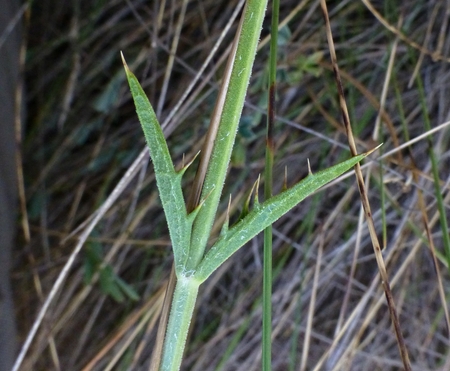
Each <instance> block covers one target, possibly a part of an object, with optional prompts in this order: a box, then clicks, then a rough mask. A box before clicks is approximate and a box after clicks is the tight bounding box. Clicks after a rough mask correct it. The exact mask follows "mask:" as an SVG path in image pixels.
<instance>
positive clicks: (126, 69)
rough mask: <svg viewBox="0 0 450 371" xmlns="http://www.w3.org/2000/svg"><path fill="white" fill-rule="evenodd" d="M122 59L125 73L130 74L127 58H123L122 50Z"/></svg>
mask: <svg viewBox="0 0 450 371" xmlns="http://www.w3.org/2000/svg"><path fill="white" fill-rule="evenodd" d="M120 57H121V58H122V63H123V66H124V68H125V72H126V73H127V74H128V72H130V69H129V68H128V64H127V62H126V61H125V57H124V56H123V53H122V50H121V51H120Z"/></svg>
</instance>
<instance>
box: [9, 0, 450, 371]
mask: <svg viewBox="0 0 450 371" xmlns="http://www.w3.org/2000/svg"><path fill="white" fill-rule="evenodd" d="M238 3H239V1H237V0H227V1H211V0H190V1H187V0H164V1H163V0H161V1H156V0H149V1H148V0H147V1H142V0H110V1H105V0H93V1H69V0H66V1H52V0H40V1H36V2H32V3H31V5H29V7H28V8H27V14H28V15H29V18H28V21H27V25H26V31H25V34H26V42H27V55H26V62H25V66H24V68H25V79H26V80H25V81H26V95H25V98H26V112H27V115H26V117H27V119H26V122H25V126H24V140H23V147H22V151H23V171H24V174H25V180H24V189H25V195H26V205H27V220H28V224H27V223H22V225H24V224H25V225H28V226H29V228H30V235H31V238H30V240H27V239H26V238H25V237H24V232H23V227H22V226H19V227H18V228H19V229H18V234H19V248H18V249H17V251H16V252H15V267H14V272H13V285H14V291H15V298H16V306H17V319H18V326H19V332H20V335H21V339H24V338H25V336H26V334H27V332H28V331H29V329H30V327H31V325H32V323H33V321H34V320H35V318H36V314H37V311H38V309H39V308H40V306H41V305H42V302H43V300H44V299H45V297H46V296H47V295H48V293H49V291H50V289H51V287H52V285H53V283H54V281H55V279H56V277H57V275H58V274H59V272H60V270H61V269H62V267H63V265H64V263H65V262H66V261H67V257H68V256H69V254H70V253H71V251H72V250H73V248H74V246H75V244H76V242H77V236H79V235H80V233H81V232H82V230H83V228H84V227H85V225H86V223H85V222H86V220H89V218H90V217H91V216H92V215H93V213H94V212H95V211H96V210H97V209H98V207H99V206H100V205H102V203H103V202H104V201H105V199H106V197H108V195H109V194H110V193H111V191H112V190H113V189H114V187H115V186H116V185H117V183H118V182H119V180H120V179H121V178H122V177H123V176H124V174H125V172H126V171H127V169H128V168H129V166H130V165H131V164H132V163H133V161H134V160H135V159H136V157H137V156H138V155H139V153H140V152H141V151H142V150H143V149H144V146H145V143H144V138H143V135H142V132H141V128H140V125H139V124H138V122H137V117H136V114H135V111H134V106H133V103H132V100H131V96H130V93H129V91H128V87H127V84H126V82H125V74H124V71H123V66H122V63H121V60H120V54H119V52H120V51H123V53H124V55H125V57H126V59H127V61H128V63H129V65H130V68H131V69H132V70H133V71H134V72H135V73H136V76H137V77H138V78H139V79H140V81H141V83H142V85H143V87H144V89H145V90H146V92H147V94H148V96H149V99H150V101H151V102H152V104H153V105H154V107H155V110H156V111H157V115H158V117H159V119H160V122H161V123H164V124H163V128H164V132H165V135H166V137H167V138H168V143H169V147H170V150H171V154H172V157H173V159H174V161H175V163H178V164H180V165H181V163H182V161H183V156H184V157H185V158H186V159H191V158H192V157H193V156H194V154H195V153H197V151H198V150H199V149H200V145H201V143H202V137H203V136H204V134H205V132H206V129H207V126H208V122H209V118H210V115H211V111H212V109H213V104H214V100H215V97H216V94H217V88H218V85H219V83H220V78H221V75H222V71H223V69H224V64H223V61H224V57H223V56H224V54H225V53H226V51H227V50H228V47H229V45H230V42H231V41H232V38H233V36H234V32H235V30H236V26H237V21H234V22H232V24H231V29H230V32H228V33H227V34H226V35H225V37H224V41H223V43H222V44H221V45H220V46H219V49H218V51H217V53H216V54H215V55H214V57H213V58H212V62H211V63H210V64H209V65H208V66H207V67H206V69H205V71H204V73H203V74H202V77H201V78H200V80H199V82H198V83H196V85H195V86H194V89H193V91H192V92H191V93H190V94H189V95H188V97H187V100H184V101H181V98H182V96H183V93H184V92H185V91H186V90H187V88H188V86H189V84H190V82H191V81H192V80H193V78H194V76H195V74H196V72H197V71H198V70H199V69H200V68H201V66H202V63H203V62H204V61H205V59H206V58H207V57H208V55H209V54H210V53H211V51H212V49H213V46H214V44H215V43H216V41H217V40H218V38H219V36H220V34H221V32H222V30H223V29H224V28H225V27H226V25H227V22H229V20H230V18H231V16H232V13H233V11H234V10H235V9H236V7H237V6H238ZM269 5H270V4H269ZM318 5H319V2H318V1H317V0H309V1H307V0H305V1H298V0H297V1H291V0H284V1H282V2H281V12H280V19H281V21H282V22H283V23H282V27H281V30H280V40H279V69H278V97H277V98H278V103H277V116H278V117H277V124H276V130H275V139H276V146H277V151H276V158H275V169H274V174H275V179H276V185H275V191H276V192H278V191H279V190H280V189H281V188H282V187H283V178H284V173H285V169H287V184H288V185H292V184H294V183H295V182H296V181H298V180H300V179H302V178H303V177H304V176H305V175H306V174H307V159H309V161H310V162H311V166H312V169H313V171H317V170H319V169H322V168H325V167H328V166H330V165H332V164H335V163H337V162H338V161H340V160H342V159H344V158H348V157H349V151H348V149H347V142H346V137H345V133H344V129H343V126H342V125H341V122H340V121H341V119H340V117H341V116H340V112H339V105H338V101H337V88H336V85H335V82H334V78H333V72H332V69H331V66H330V61H329V53H328V45H327V42H326V35H325V28H324V21H323V18H322V14H321V11H320V7H319V6H318ZM328 6H329V11H330V19H331V26H332V30H333V36H334V39H335V43H336V49H337V55H338V62H339V66H340V68H341V70H342V75H343V83H344V89H345V94H346V97H347V103H348V105H349V111H350V117H351V120H352V125H353V128H354V132H355V135H356V136H357V138H358V139H357V144H358V146H359V150H360V152H363V151H365V150H368V149H371V148H373V147H374V146H375V145H376V144H378V143H381V142H384V145H383V147H382V150H381V151H382V152H378V153H377V155H378V156H379V155H382V154H383V153H387V152H390V151H392V153H391V154H390V155H388V156H386V157H384V158H383V159H382V160H377V159H376V157H377V156H372V159H371V160H366V161H365V163H366V164H367V166H366V170H365V171H366V173H367V174H368V179H369V181H370V185H369V190H370V194H369V197H370V201H371V204H372V207H373V212H374V219H375V223H376V226H377V228H378V231H377V232H378V233H379V236H380V237H381V238H382V240H383V245H384V248H385V250H384V255H385V258H386V262H387V266H388V271H389V275H390V277H391V279H392V288H393V293H394V296H395V299H396V303H397V309H398V312H399V315H400V322H401V325H402V330H403V333H404V336H405V339H406V344H407V347H408V349H409V352H410V357H411V362H412V364H413V369H414V370H422V371H425V370H448V369H449V368H450V357H449V332H448V328H447V325H446V320H445V307H446V306H445V304H444V303H445V301H444V303H443V301H442V300H441V298H440V296H439V280H438V277H440V278H441V279H442V281H443V287H444V288H446V287H449V285H448V283H449V270H448V258H449V255H448V253H449V252H450V251H448V250H447V254H446V253H445V251H446V243H445V238H444V237H445V235H446V234H447V236H448V231H447V229H446V226H445V224H444V223H443V220H445V215H447V216H448V214H449V211H448V209H449V201H448V197H449V192H448V189H449V186H448V183H449V180H450V173H449V171H448V169H449V164H450V162H449V154H450V152H449V149H450V146H449V130H448V128H447V127H446V126H445V125H443V126H442V127H441V128H440V129H439V130H437V131H436V132H435V133H434V134H433V135H432V136H431V137H430V138H429V139H427V137H426V136H424V137H422V139H420V140H418V141H416V142H415V143H413V144H408V141H409V140H410V139H414V138H416V137H418V136H420V135H422V134H424V133H426V132H427V130H428V128H427V125H430V126H431V127H433V128H435V127H438V126H439V125H441V124H444V123H445V122H447V121H448V120H449V119H450V118H449V113H450V111H449V109H450V99H449V96H450V95H449V89H450V65H449V60H450V57H448V56H449V55H450V52H449V48H450V38H448V35H449V26H448V21H449V14H450V2H449V1H443V0H430V1H425V0H424V1H420V0H416V1H411V2H398V1H393V0H386V1H375V0H374V1H372V2H368V1H367V0H364V1H349V0H344V1H328ZM269 14H270V10H269ZM269 23H270V17H267V18H266V22H265V26H264V28H263V31H262V44H261V48H260V51H259V53H258V55H257V59H256V62H255V66H254V71H253V77H252V80H251V84H250V87H249V94H248V97H247V101H246V105H245V108H244V112H243V116H242V120H241V124H240V128H239V132H238V137H237V143H236V148H235V151H234V155H233V161H232V166H231V168H230V172H229V178H228V181H227V184H226V187H225V190H224V200H225V202H224V205H223V207H222V208H221V209H220V212H221V213H222V214H223V213H224V211H225V206H226V205H225V204H226V202H227V201H228V195H229V194H232V207H233V210H234V211H235V215H238V213H239V209H240V207H241V205H242V197H243V196H245V194H246V192H247V191H248V190H249V189H250V187H251V185H252V184H253V182H254V181H255V179H256V178H257V177H258V174H260V173H261V172H262V171H263V166H264V161H263V159H264V148H265V143H264V140H265V139H264V136H265V118H266V116H265V107H266V100H267V87H266V86H267V56H268V49H269V48H268V44H267V42H266V41H264V40H265V37H266V36H267V35H268V33H269V29H268V27H269ZM391 54H393V64H392V68H389V67H388V66H389V59H390V57H391ZM384 89H385V91H386V97H385V99H384V98H382V97H383V90H384ZM178 103H181V105H180V106H179V107H178V108H177V110H175V107H176V106H177V104H178ZM380 107H381V108H380ZM405 143H406V144H405ZM430 144H431V145H430ZM430 151H431V152H430ZM432 154H434V156H436V159H437V165H438V167H437V173H436V174H433V171H432V160H433V157H432ZM193 168H194V169H195V164H194V166H193ZM141 169H142V170H140V171H139V172H138V174H137V175H136V176H135V177H133V179H132V180H131V182H130V183H129V184H128V186H127V187H126V188H125V189H124V190H123V191H122V193H121V194H120V196H119V198H118V199H117V201H116V202H115V203H114V205H113V206H112V207H111V208H110V209H109V211H108V212H107V213H106V215H105V216H104V217H103V218H102V220H101V221H100V223H99V224H98V225H97V226H96V228H95V230H94V232H93V233H92V234H91V236H90V238H89V239H88V242H87V243H86V245H85V246H84V248H83V250H82V253H81V254H80V255H79V257H78V258H77V260H76V263H75V265H74V267H73V268H72V269H71V271H70V274H69V277H68V279H67V280H66V282H65V284H64V287H63V289H62V290H61V292H60V293H59V294H58V296H57V299H56V300H54V302H53V304H52V306H51V308H50V311H49V313H48V315H47V316H46V318H45V320H44V323H43V326H42V327H41V329H40V331H39V332H38V335H37V338H36V340H35V341H34V343H33V347H32V349H31V350H30V352H29V353H28V355H27V358H26V362H25V364H24V368H23V369H24V370H25V369H27V370H69V371H70V370H81V369H83V370H147V369H148V364H149V357H150V354H151V351H152V348H153V344H154V338H155V331H156V326H157V319H158V313H159V312H158V311H159V310H160V307H161V302H162V298H163V288H164V286H165V284H166V282H167V279H168V275H169V272H170V267H171V263H172V256H171V250H170V246H169V237H168V231H167V227H166V224H165V219H164V215H163V213H162V209H161V206H160V203H159V200H158V196H157V192H156V185H155V182H154V176H153V172H152V166H151V163H148V161H147V160H145V161H143V162H142V167H141ZM194 169H191V170H190V171H189V172H188V173H187V175H186V176H185V178H184V182H185V184H186V187H187V188H189V186H190V182H191V181H192V178H193V175H194ZM436 176H437V177H438V178H436ZM439 194H440V195H442V196H443V200H442V202H441V201H440V200H439V196H438V195H439ZM420 197H423V198H424V201H425V205H424V207H422V208H421V207H420V204H419V199H420ZM439 209H440V210H441V216H442V215H443V216H444V218H442V217H441V219H439ZM360 215H361V206H360V201H359V195H358V191H357V188H356V184H355V181H354V177H353V176H351V177H348V178H347V179H345V180H343V181H341V182H339V183H337V184H334V185H333V186H330V187H327V188H326V189H325V190H322V191H321V192H319V193H317V194H316V195H314V196H313V197H310V198H309V199H308V200H306V201H305V202H303V203H302V204H300V205H299V206H298V207H296V208H295V209H294V210H293V211H292V212H291V213H289V214H288V215H287V216H285V217H284V218H282V219H281V220H280V221H279V222H277V223H276V224H275V226H274V269H275V272H274V294H273V302H274V315H273V317H274V318H273V328H274V334H273V336H274V338H273V349H274V355H273V370H300V369H301V367H300V365H301V359H302V357H305V360H304V361H303V362H304V364H305V366H304V367H305V368H304V369H305V370H313V369H318V370H398V369H401V361H400V357H399V354H398V350H397V345H396V341H395V336H394V333H393V331H392V328H391V323H390V320H389V314H388V310H387V307H386V305H385V301H384V295H383V292H382V289H381V284H380V282H379V278H378V273H377V266H376V262H375V258H374V255H373V250H372V245H371V243H370V238H369V235H368V231H367V228H366V226H365V223H364V222H363V221H362V219H361V216H360ZM221 217H223V215H221ZM427 229H429V231H430V234H429V237H428V238H427V235H426V233H425V231H426V230H427ZM431 241H432V242H431ZM432 243H433V244H434V246H435V248H436V250H437V253H436V254H437V257H438V260H439V262H438V270H437V271H436V270H435V267H434V264H433V254H432V252H431V250H430V246H431V244H432ZM321 249H322V250H323V254H322V256H321V257H320V259H318V255H319V250H321ZM261 259H262V238H261V237H258V238H255V239H254V241H252V242H251V243H249V244H248V245H247V246H246V247H244V248H242V249H241V250H240V251H239V252H238V253H237V254H236V255H235V256H233V257H232V259H230V260H229V261H228V262H227V264H225V266H224V268H223V269H220V271H219V272H217V273H216V274H214V276H213V277H212V278H211V279H210V280H209V281H207V282H206V283H205V284H204V286H203V287H202V289H201V292H200V297H199V305H198V309H197V312H196V315H195V320H194V322H193V324H192V333H191V338H190V341H189V345H188V348H187V354H186V359H185V366H184V369H185V370H202V371H203V370H258V369H260V357H261V355H260V340H261V306H260V304H261V286H262V262H261ZM316 267H318V268H319V269H320V272H319V275H318V278H317V280H316V281H314V270H315V269H316ZM445 294H446V295H447V296H448V290H447V291H446V293H445ZM313 295H316V301H315V304H314V308H313V310H311V312H312V317H311V319H310V323H311V326H310V327H309V326H308V313H309V311H310V303H311V298H312V296H313ZM341 330H342V331H341ZM305 344H309V346H306V345H305Z"/></svg>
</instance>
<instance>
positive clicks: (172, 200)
mask: <svg viewBox="0 0 450 371" xmlns="http://www.w3.org/2000/svg"><path fill="white" fill-rule="evenodd" d="M122 59H123V56H122ZM123 63H124V66H125V71H126V74H127V80H128V84H129V85H130V90H131V94H132V96H133V100H134V104H135V106H136V112H137V114H138V117H139V121H140V123H141V125H142V129H143V131H144V135H145V139H146V141H147V145H148V148H149V151H150V157H151V159H152V161H153V167H154V169H155V177H156V184H157V186H158V190H159V196H160V198H161V203H162V206H163V208H164V213H165V215H166V220H167V224H168V227H169V233H170V239H171V241H172V247H173V253H174V260H175V270H176V272H177V276H179V275H180V274H184V269H185V266H186V261H187V258H188V255H189V240H190V235H191V229H192V222H193V219H194V218H195V215H194V214H193V213H191V214H190V215H188V214H187V211H186V206H185V202H184V197H183V192H182V190H181V177H182V173H183V170H184V169H183V170H181V171H180V172H177V171H175V168H174V166H173V163H172V159H171V157H170V153H169V148H168V147H167V143H166V140H165V138H164V134H163V132H162V130H161V126H160V125H159V122H158V119H157V118H156V115H155V112H154V110H153V107H152V105H151V104H150V102H149V100H148V98H147V96H146V95H145V92H144V90H143V89H142V87H141V85H140V84H139V82H138V80H137V78H136V76H135V75H134V74H133V73H132V72H131V71H130V70H129V68H128V66H127V64H126V62H125V60H124V59H123Z"/></svg>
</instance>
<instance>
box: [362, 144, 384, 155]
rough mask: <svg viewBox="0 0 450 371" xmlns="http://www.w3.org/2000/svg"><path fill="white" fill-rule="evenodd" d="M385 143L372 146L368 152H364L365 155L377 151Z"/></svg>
mask: <svg viewBox="0 0 450 371" xmlns="http://www.w3.org/2000/svg"><path fill="white" fill-rule="evenodd" d="M383 144H384V143H380V144H379V145H377V146H376V147H375V148H372V149H371V150H369V151H367V152H366V153H364V157H367V156H369V155H370V154H371V153H373V152H375V151H376V150H377V149H379V148H380V147H381V146H382V145H383Z"/></svg>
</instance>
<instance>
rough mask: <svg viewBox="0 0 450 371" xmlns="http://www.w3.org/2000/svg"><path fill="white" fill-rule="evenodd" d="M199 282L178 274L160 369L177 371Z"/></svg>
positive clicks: (162, 370) (161, 370)
mask: <svg viewBox="0 0 450 371" xmlns="http://www.w3.org/2000/svg"><path fill="white" fill-rule="evenodd" d="M199 286H200V283H199V282H198V281H197V280H195V279H194V278H192V277H184V276H180V277H178V279H177V283H176V286H175V291H174V294H173V301H172V308H171V310H170V317H169V323H168V325H167V334H166V340H165V342H164V350H163V358H162V362H161V366H160V371H178V370H179V369H180V367H181V361H182V359H183V353H184V347H185V343H186V339H187V335H188V332H189V325H190V323H191V318H192V313H193V312H194V307H195V302H196V300H197V295H198V288H199Z"/></svg>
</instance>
